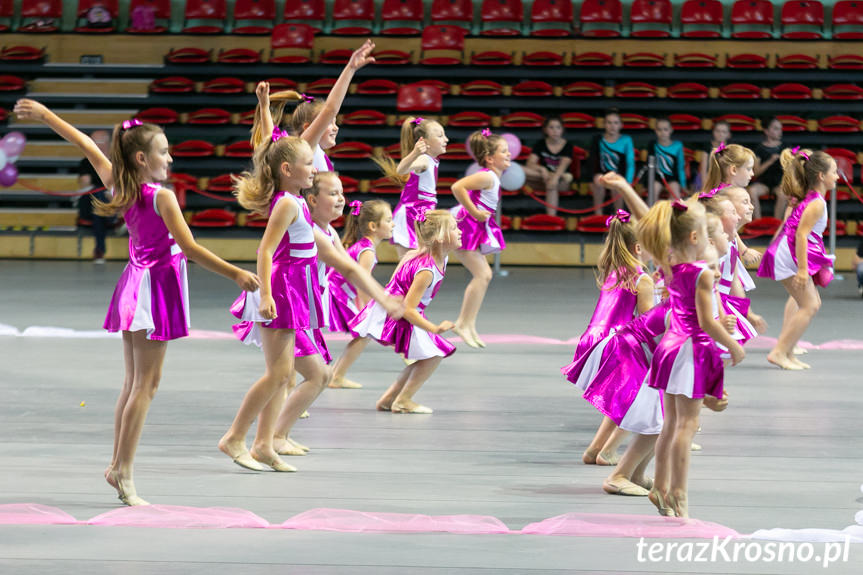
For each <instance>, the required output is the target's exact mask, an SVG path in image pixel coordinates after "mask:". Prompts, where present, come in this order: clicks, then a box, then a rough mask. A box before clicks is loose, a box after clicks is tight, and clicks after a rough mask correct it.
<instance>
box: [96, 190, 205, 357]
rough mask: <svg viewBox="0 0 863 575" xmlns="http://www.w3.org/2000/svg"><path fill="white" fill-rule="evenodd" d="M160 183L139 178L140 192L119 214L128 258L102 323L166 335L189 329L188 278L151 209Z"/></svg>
mask: <svg viewBox="0 0 863 575" xmlns="http://www.w3.org/2000/svg"><path fill="white" fill-rule="evenodd" d="M160 189H161V186H160V185H159V184H143V185H142V186H141V197H140V198H139V199H138V201H136V202H135V203H134V204H132V205H131V206H130V207H129V209H127V210H126V212H125V213H124V214H123V218H124V219H125V220H126V227H128V229H129V263H128V264H126V268H125V269H124V270H123V274H122V275H121V276H120V279H119V280H118V281H117V286H116V287H115V288H114V295H113V296H112V297H111V304H110V305H109V306H108V314H107V315H106V316H105V323H104V328H105V329H106V330H108V331H110V332H118V331H139V330H142V329H143V330H146V331H147V339H150V340H156V341H168V340H172V339H177V338H180V337H186V336H187V335H189V325H190V324H189V282H188V278H187V269H186V256H184V255H183V252H182V250H180V246H178V245H177V243H176V242H175V241H174V238H173V237H171V234H170V232H168V228H167V227H166V226H165V222H164V221H163V220H162V216H161V215H160V214H159V212H158V210H157V209H156V195H157V192H158V191H159V190H160ZM165 193H172V192H170V191H166V192H165Z"/></svg>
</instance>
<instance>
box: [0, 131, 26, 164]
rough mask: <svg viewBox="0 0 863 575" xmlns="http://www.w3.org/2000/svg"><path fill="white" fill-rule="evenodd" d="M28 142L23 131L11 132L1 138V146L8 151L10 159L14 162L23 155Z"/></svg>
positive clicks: (7, 154)
mask: <svg viewBox="0 0 863 575" xmlns="http://www.w3.org/2000/svg"><path fill="white" fill-rule="evenodd" d="M26 143H27V138H25V137H24V134H22V133H21V132H9V133H8V134H6V135H5V136H3V139H2V140H0V148H3V151H4V152H6V156H7V157H8V158H9V161H10V162H14V161H15V160H17V159H18V156H20V155H21V152H22V151H23V150H24V144H26Z"/></svg>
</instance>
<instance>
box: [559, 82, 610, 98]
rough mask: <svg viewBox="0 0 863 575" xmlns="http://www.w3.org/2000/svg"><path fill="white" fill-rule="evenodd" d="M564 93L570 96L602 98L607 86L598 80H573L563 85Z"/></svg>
mask: <svg viewBox="0 0 863 575" xmlns="http://www.w3.org/2000/svg"><path fill="white" fill-rule="evenodd" d="M563 95H564V96H567V97H569V98H602V97H603V96H604V95H605V88H603V87H602V85H601V84H597V83H596V82H587V81H581V82H572V83H571V84H567V85H566V86H564V87H563Z"/></svg>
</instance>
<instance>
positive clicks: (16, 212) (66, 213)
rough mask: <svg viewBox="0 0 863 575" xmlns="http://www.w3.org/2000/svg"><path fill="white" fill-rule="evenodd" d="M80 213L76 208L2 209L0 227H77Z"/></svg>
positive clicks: (0, 210)
mask: <svg viewBox="0 0 863 575" xmlns="http://www.w3.org/2000/svg"><path fill="white" fill-rule="evenodd" d="M77 219H78V214H77V212H76V211H75V210H71V209H66V210H52V209H47V208H46V209H39V210H33V209H29V208H23V209H16V208H6V209H0V228H16V227H33V226H35V227H50V228H57V227H67V228H68V227H72V228H74V227H75V222H76V221H77Z"/></svg>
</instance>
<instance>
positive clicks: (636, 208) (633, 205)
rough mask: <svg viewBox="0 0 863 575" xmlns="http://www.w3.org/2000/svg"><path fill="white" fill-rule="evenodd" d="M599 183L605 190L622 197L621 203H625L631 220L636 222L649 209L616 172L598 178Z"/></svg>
mask: <svg viewBox="0 0 863 575" xmlns="http://www.w3.org/2000/svg"><path fill="white" fill-rule="evenodd" d="M599 181H600V182H601V183H602V185H603V186H605V187H606V188H610V189H612V190H616V191H618V192H620V195H621V196H623V201H624V202H625V203H626V207H627V208H629V211H630V212H631V213H632V217H633V219H635V220H636V221H638V220H640V219H641V218H643V217H644V215H645V214H646V213H647V210H648V209H649V208H648V207H647V204H646V203H645V202H644V200H642V199H641V196H639V195H638V192H636V191H635V189H634V188H633V187H632V186H631V185H629V182H627V181H626V178H624V177H623V176H621V175H620V174H618V173H617V172H608V173H607V174H603V175H602V176H601V177H600V178H599Z"/></svg>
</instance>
